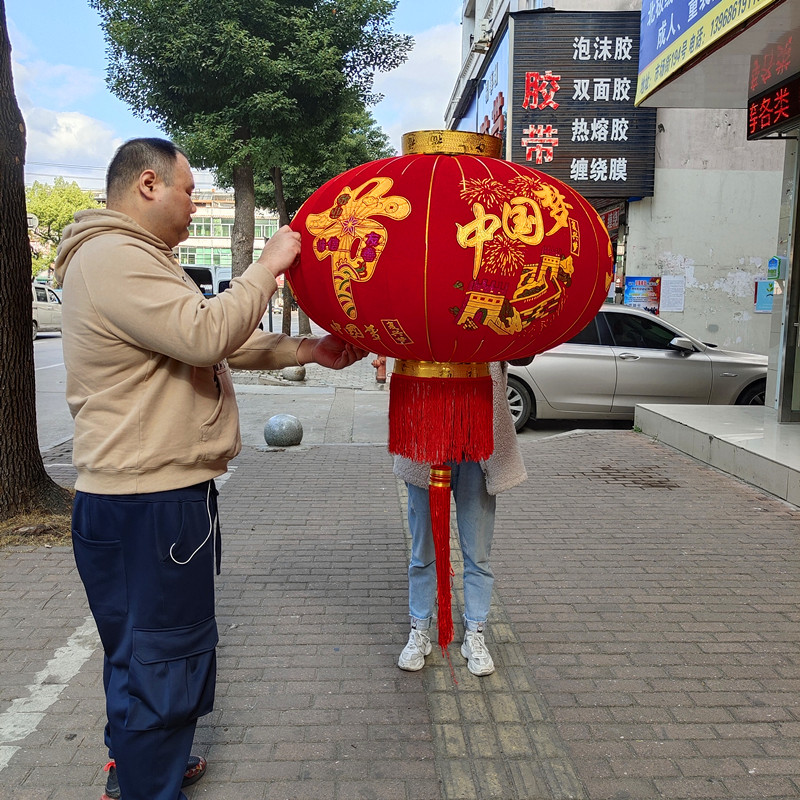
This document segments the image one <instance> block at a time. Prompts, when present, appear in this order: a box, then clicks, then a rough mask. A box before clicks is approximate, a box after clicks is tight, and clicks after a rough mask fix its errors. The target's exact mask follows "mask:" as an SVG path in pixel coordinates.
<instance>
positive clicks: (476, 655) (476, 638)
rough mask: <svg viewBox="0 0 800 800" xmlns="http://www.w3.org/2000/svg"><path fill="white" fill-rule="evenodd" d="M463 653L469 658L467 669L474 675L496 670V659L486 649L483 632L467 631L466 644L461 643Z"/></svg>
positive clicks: (490, 672)
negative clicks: (493, 659)
mask: <svg viewBox="0 0 800 800" xmlns="http://www.w3.org/2000/svg"><path fill="white" fill-rule="evenodd" d="M461 655H462V656H464V658H466V659H467V669H468V670H469V671H470V672H471V673H472V674H473V675H491V674H492V673H493V672H494V661H492V657H491V656H490V655H489V651H488V650H487V649H486V642H485V641H484V639H483V634H482V633H478V632H477V631H467V632H466V634H465V635H464V644H462V645H461Z"/></svg>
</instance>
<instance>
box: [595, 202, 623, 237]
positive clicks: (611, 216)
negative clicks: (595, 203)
mask: <svg viewBox="0 0 800 800" xmlns="http://www.w3.org/2000/svg"><path fill="white" fill-rule="evenodd" d="M620 210H621V209H620V208H612V209H611V210H610V211H604V212H603V213H602V214H601V215H600V219H601V220H603V225H605V226H606V230H607V231H608V232H609V233H613V232H614V231H616V230H617V229H618V228H619V213H620Z"/></svg>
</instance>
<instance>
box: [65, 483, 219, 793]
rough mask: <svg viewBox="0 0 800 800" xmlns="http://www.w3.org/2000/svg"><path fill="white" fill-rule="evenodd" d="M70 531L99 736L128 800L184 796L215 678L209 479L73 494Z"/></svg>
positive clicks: (215, 532) (213, 494)
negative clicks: (84, 607) (98, 661)
mask: <svg viewBox="0 0 800 800" xmlns="http://www.w3.org/2000/svg"><path fill="white" fill-rule="evenodd" d="M72 541H73V546H74V551H75V561H76V564H77V566H78V572H79V574H80V576H81V580H82V581H83V584H84V587H85V588H86V594H87V597H88V599H89V607H90V609H91V611H92V614H93V616H94V619H95V621H96V623H97V629H98V631H99V633H100V639H101V641H102V643H103V649H104V651H105V660H104V664H103V684H104V687H105V693H106V714H107V717H108V724H107V726H106V732H105V738H106V744H107V746H108V750H109V756H110V757H111V758H113V759H115V761H116V764H117V776H118V778H119V784H120V790H121V794H122V797H123V800H185V795H184V794H183V793H182V792H181V781H182V780H183V773H184V771H185V770H186V761H187V759H188V758H189V755H190V753H191V746H192V739H193V738H194V731H195V726H196V724H197V718H198V717H200V716H202V715H203V714H208V713H209V712H210V711H211V709H212V707H213V702H214V687H215V682H216V652H215V647H216V644H217V625H216V620H215V618H214V565H215V563H214V562H215V559H214V554H215V551H216V552H217V557H218V556H219V525H218V522H217V491H216V488H215V487H214V483H213V481H208V482H206V483H202V484H198V485H196V486H191V487H188V488H186V489H176V490H173V491H167V492H153V493H150V494H135V495H98V494H88V493H85V492H78V493H77V495H76V497H75V502H74V504H73V513H72Z"/></svg>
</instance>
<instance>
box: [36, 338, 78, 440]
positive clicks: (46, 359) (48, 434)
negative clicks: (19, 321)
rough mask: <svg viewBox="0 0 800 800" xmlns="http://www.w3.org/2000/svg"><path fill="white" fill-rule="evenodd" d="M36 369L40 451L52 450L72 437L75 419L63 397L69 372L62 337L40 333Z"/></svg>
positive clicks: (37, 421) (37, 424)
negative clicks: (66, 368)
mask: <svg viewBox="0 0 800 800" xmlns="http://www.w3.org/2000/svg"><path fill="white" fill-rule="evenodd" d="M33 363H34V366H35V368H36V427H37V430H38V433H39V449H40V450H42V451H44V450H49V449H50V448H51V447H55V446H56V445H57V444H60V443H61V442H64V441H66V440H67V439H70V438H71V437H72V417H71V416H70V413H69V409H68V408H67V401H66V399H65V397H64V387H65V382H66V374H67V373H66V370H65V368H64V354H63V352H62V349H61V334H60V333H41V334H39V336H38V338H37V339H36V340H35V341H34V343H33Z"/></svg>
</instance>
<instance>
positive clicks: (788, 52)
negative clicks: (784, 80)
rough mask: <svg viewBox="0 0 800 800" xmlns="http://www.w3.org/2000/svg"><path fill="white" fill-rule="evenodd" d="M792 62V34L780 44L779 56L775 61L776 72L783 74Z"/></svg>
mask: <svg viewBox="0 0 800 800" xmlns="http://www.w3.org/2000/svg"><path fill="white" fill-rule="evenodd" d="M791 63H792V37H791V36H790V37H789V38H788V39H787V40H786V41H785V42H784V43H783V44H782V45H781V44H779V45H778V58H777V59H776V61H775V72H777V73H778V75H783V73H784V72H786V71H787V70H788V69H789V65H790V64H791Z"/></svg>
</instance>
